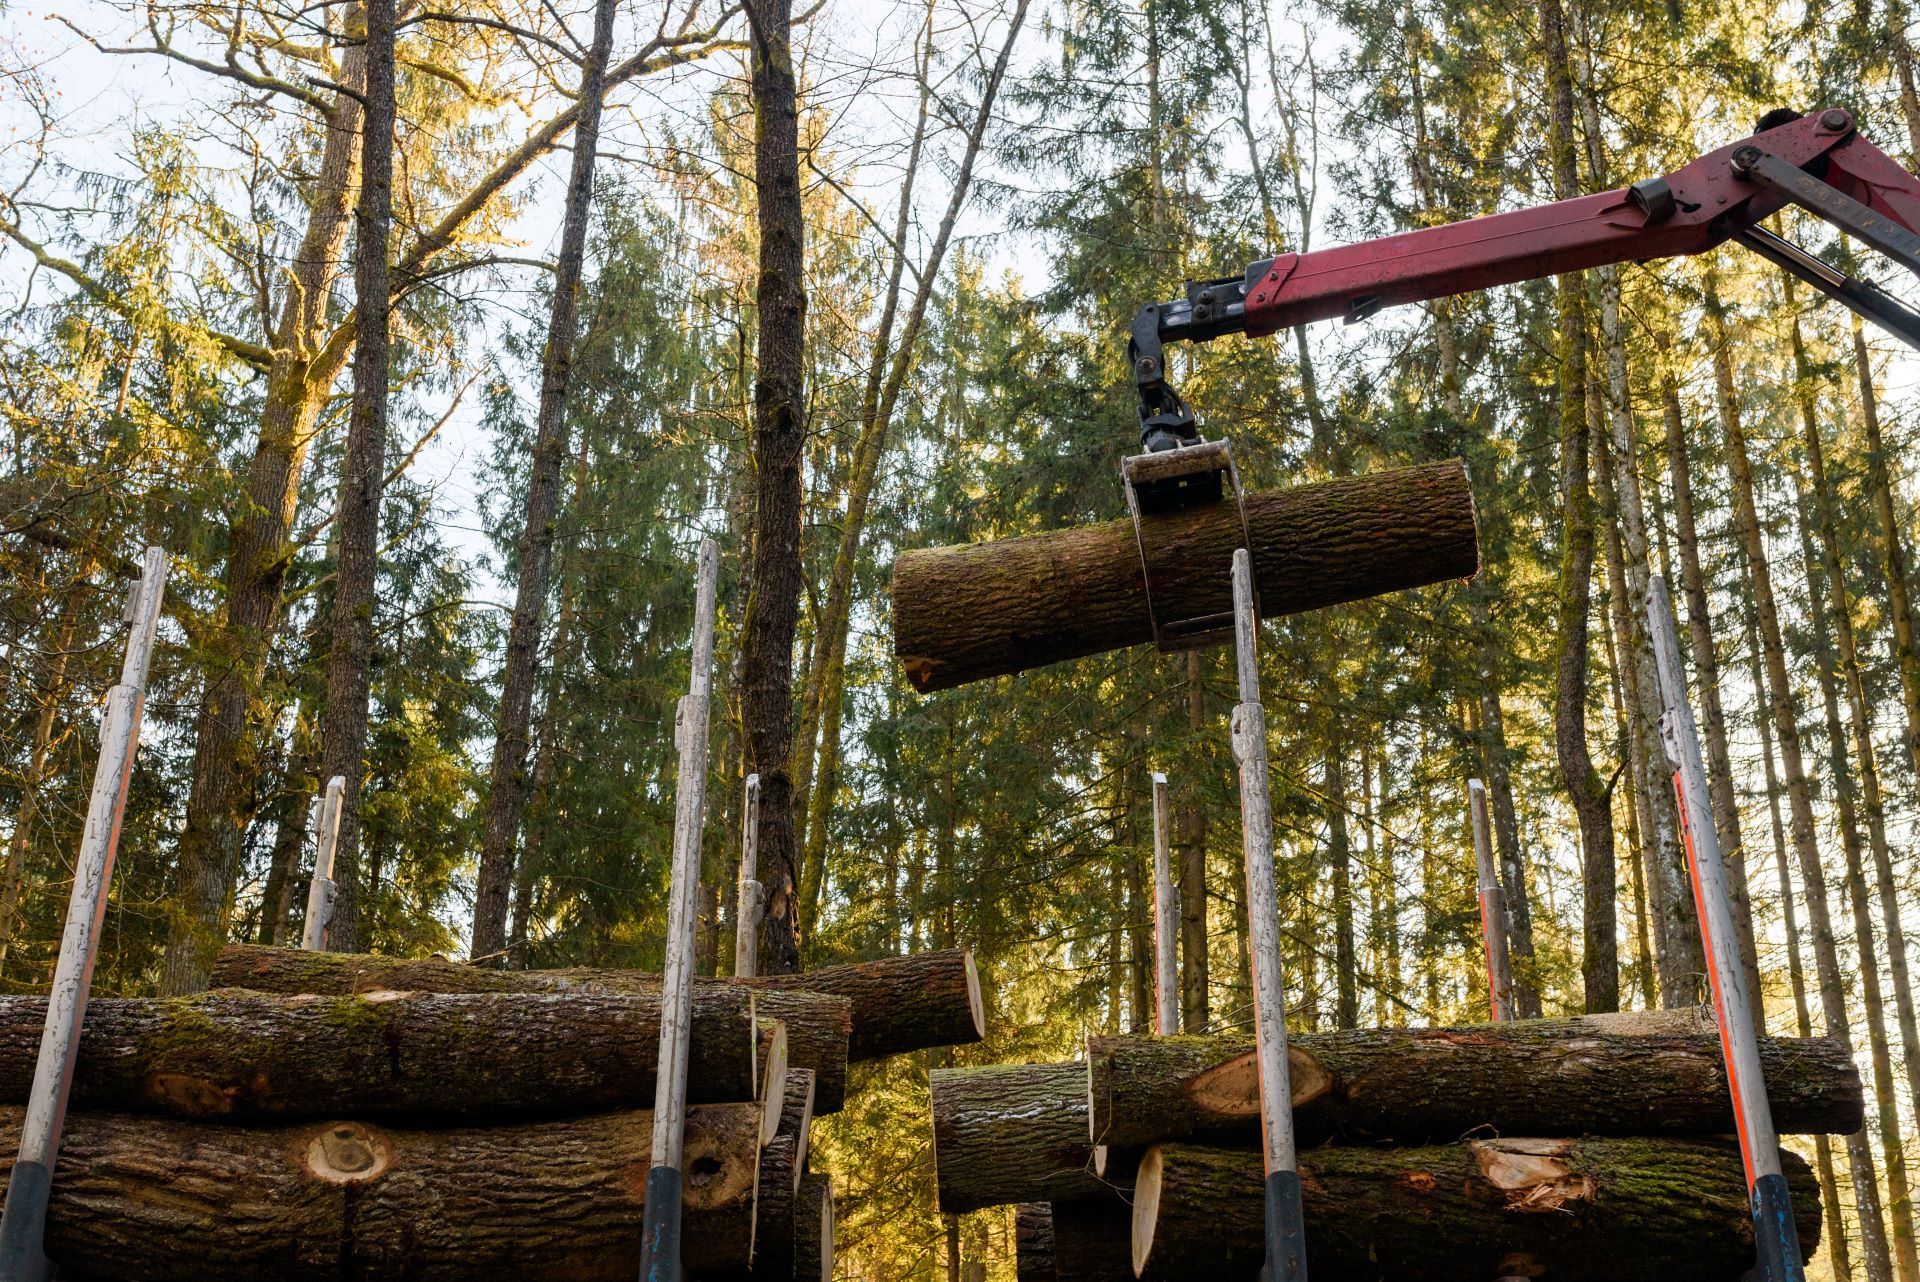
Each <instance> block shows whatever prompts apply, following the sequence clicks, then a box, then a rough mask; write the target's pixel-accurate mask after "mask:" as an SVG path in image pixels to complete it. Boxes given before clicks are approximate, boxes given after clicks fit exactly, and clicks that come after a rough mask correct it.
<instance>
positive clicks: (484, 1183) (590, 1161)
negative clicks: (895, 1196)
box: [0, 1104, 760, 1282]
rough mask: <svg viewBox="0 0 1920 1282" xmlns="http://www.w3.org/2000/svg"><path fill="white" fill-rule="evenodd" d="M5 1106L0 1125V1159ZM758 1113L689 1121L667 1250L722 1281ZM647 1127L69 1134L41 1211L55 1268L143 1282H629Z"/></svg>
mask: <svg viewBox="0 0 1920 1282" xmlns="http://www.w3.org/2000/svg"><path fill="white" fill-rule="evenodd" d="M22 1111H23V1110H20V1109H6V1110H0V1149H4V1150H5V1151H6V1152H7V1153H8V1154H9V1155H10V1154H12V1153H13V1152H14V1151H15V1149H16V1147H17V1146H18V1144H19V1139H20V1116H21V1113H22ZM759 1122H760V1113H759V1109H757V1108H756V1107H754V1106H753V1105H751V1104H720V1105H710V1106H707V1107H704V1108H696V1109H692V1110H690V1111H689V1112H688V1114H687V1150H686V1151H687V1163H688V1166H687V1169H688V1172H689V1175H688V1179H687V1182H686V1218H685V1221H684V1225H685V1228H684V1232H685V1245H684V1248H683V1249H684V1252H685V1258H686V1261H687V1265H688V1267H689V1268H690V1269H693V1270H699V1271H711V1270H725V1269H729V1268H738V1267H741V1266H743V1265H744V1264H745V1263H746V1256H747V1251H748V1247H749V1244H750V1242H751V1241H752V1234H753V1207H754V1173H755V1166H756V1162H757V1158H758V1151H759V1149H758V1143H757V1139H758V1132H759ZM651 1139H652V1115H651V1114H650V1113H645V1112H626V1113H603V1114H599V1115H596V1116H593V1117H586V1118H580V1119H577V1120H572V1121H564V1122H546V1123H541V1124H537V1125H525V1126H499V1127H488V1128H485V1129H478V1128H476V1129H465V1130H451V1131H396V1130H386V1129H384V1128H381V1127H377V1126H373V1125H371V1124H369V1123H366V1122H347V1121H331V1122H313V1123H308V1124H306V1125H302V1126H290V1127H270V1128H250V1127H237V1126H209V1125H207V1124H205V1123H189V1122H175V1121H164V1120H159V1119H155V1118H151V1117H135V1116H127V1115H123V1114H116V1113H75V1114H73V1115H72V1116H70V1117H69V1118H68V1119H67V1127H66V1133H65V1141H64V1143H63V1145H62V1147H61V1151H60V1164H59V1167H58V1169H57V1170H56V1172H55V1174H54V1180H53V1202H52V1205H51V1206H50V1207H49V1209H48V1213H47V1250H48V1253H49V1254H50V1255H52V1256H53V1258H54V1260H55V1261H56V1262H57V1263H58V1264H60V1265H61V1266H63V1267H64V1268H67V1269H71V1270H73V1271H76V1272H79V1273H83V1274H87V1275H92V1276H100V1277H120V1278H140V1279H143V1282H172V1280H173V1279H181V1280H182V1282H189V1280H190V1282H225V1280H227V1279H231V1280H232V1282H258V1279H263V1278H272V1279H274V1280H275V1282H306V1280H308V1279H311V1280H312V1282H341V1280H342V1279H351V1280H353V1282H374V1280H375V1279H394V1280H395V1282H399V1280H400V1279H405V1280H406V1282H465V1280H467V1279H474V1280H476V1282H478V1280H479V1279H497V1278H500V1277H503V1276H504V1277H511V1278H513V1279H515V1282H542V1280H543V1279H552V1280H553V1282H598V1280H600V1279H605V1280H606V1282H614V1280H615V1279H618V1280H619V1282H629V1280H630V1279H632V1278H633V1277H635V1276H637V1275H638V1271H639V1267H640V1216H641V1210H642V1200H643V1192H644V1187H645V1182H646V1172H647V1168H648V1165H649V1156H648V1149H649V1146H650V1144H651Z"/></svg>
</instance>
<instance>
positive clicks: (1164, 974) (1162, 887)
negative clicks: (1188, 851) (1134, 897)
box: [1153, 770, 1180, 1037]
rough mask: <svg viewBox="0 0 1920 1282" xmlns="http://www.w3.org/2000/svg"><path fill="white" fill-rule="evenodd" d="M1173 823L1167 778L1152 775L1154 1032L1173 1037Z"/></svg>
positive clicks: (1176, 1024)
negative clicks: (1171, 851) (1169, 805)
mask: <svg viewBox="0 0 1920 1282" xmlns="http://www.w3.org/2000/svg"><path fill="white" fill-rule="evenodd" d="M1170 826H1171V820H1170V819H1169V818H1168V816H1167V776H1166V775H1165V774H1164V773H1163V772H1161V771H1158V770H1156V771H1154V772H1153V984H1154V1008H1155V1009H1154V1014H1155V1016H1156V1019H1157V1022H1156V1024H1155V1027H1154V1031H1155V1032H1157V1033H1159V1034H1160V1036H1162V1037H1171V1036H1173V1035H1174V1034H1175V1033H1177V1032H1179V1031H1180V977H1179V964H1178V963H1177V962H1176V961H1175V960H1174V944H1175V942H1176V935H1175V932H1176V930H1177V925H1176V923H1177V921H1178V919H1179V916H1180V899H1179V894H1178V892H1176V891H1175V890H1174V888H1173V866H1172V862H1173V861H1172V860H1171V858H1169V856H1168V850H1167V848H1168V846H1169V845H1170V844H1171V843H1170V841H1169V837H1170V833H1169V828H1170Z"/></svg>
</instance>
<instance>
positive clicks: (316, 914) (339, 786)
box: [300, 775, 347, 953]
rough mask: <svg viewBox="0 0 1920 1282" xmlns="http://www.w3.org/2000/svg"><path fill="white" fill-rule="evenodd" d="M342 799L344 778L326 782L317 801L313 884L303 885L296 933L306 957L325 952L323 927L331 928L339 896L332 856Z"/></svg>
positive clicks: (338, 833) (338, 840)
mask: <svg viewBox="0 0 1920 1282" xmlns="http://www.w3.org/2000/svg"><path fill="white" fill-rule="evenodd" d="M346 799H347V777H346V776H345V775H335V776H334V777H333V778H331V779H329V780H327V795H326V796H325V797H324V798H322V799H321V801H320V835H319V836H318V838H316V839H315V841H314V843H313V880H312V881H311V882H309V883H307V921H306V925H305V926H304V927H302V928H301V931H300V947H302V948H304V949H306V950H307V951H308V952H310V953H317V952H323V951H325V949H326V946H327V927H328V926H330V925H332V924H333V900H334V897H335V896H336V895H337V894H339V888H338V887H337V886H335V885H334V884H333V852H334V850H335V848H337V847H338V846H339V844H340V807H341V806H342V805H344V804H345V802H346Z"/></svg>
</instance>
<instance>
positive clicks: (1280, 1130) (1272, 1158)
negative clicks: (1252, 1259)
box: [1232, 548, 1307, 1282]
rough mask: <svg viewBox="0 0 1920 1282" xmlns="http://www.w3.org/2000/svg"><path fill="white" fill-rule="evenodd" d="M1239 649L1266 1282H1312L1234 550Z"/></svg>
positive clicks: (1265, 797) (1254, 640)
mask: <svg viewBox="0 0 1920 1282" xmlns="http://www.w3.org/2000/svg"><path fill="white" fill-rule="evenodd" d="M1233 615H1234V629H1233V632H1234V649H1235V654H1236V658H1237V660H1238V669H1239V678H1240V702H1239V703H1237V704H1235V705H1234V709H1233V722H1232V725H1233V755H1234V759H1235V760H1237V761H1238V762H1239V763H1240V826H1241V830H1242V834H1243V846H1244V850H1245V854H1246V863H1247V869H1246V873H1247V918H1248V927H1249V929H1248V931H1247V944H1248V948H1247V951H1248V953H1249V955H1250V957H1251V960H1252V965H1253V1024H1254V1033H1255V1037H1256V1039H1257V1046H1258V1060H1259V1065H1260V1137H1261V1155H1262V1157H1263V1158H1264V1159H1265V1162H1266V1171H1267V1214H1266V1221H1267V1263H1266V1272H1265V1282H1307V1243H1306V1232H1305V1229H1304V1226H1303V1224H1302V1218H1301V1213H1300V1172H1299V1169H1298V1166H1297V1162H1296V1155H1295V1151H1294V1140H1293V1084H1292V1081H1291V1078H1290V1076H1289V1074H1288V1070H1287V993H1286V984H1285V982H1284V979H1283V977H1282V974H1281V970H1280V902H1279V894H1278V891H1277V890H1276V888H1275V886H1274V878H1273V798H1272V795H1271V793H1270V792H1269V788H1268V778H1267V714H1266V710H1265V709H1264V708H1263V707H1261V705H1260V649H1259V646H1260V634H1259V626H1260V620H1259V616H1258V614H1257V613H1256V612H1255V607H1254V600H1253V558H1252V557H1251V556H1250V555H1249V554H1248V552H1247V549H1245V548H1239V549H1236V550H1235V552H1234V554H1233Z"/></svg>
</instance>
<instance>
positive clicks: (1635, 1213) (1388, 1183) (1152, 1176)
mask: <svg viewBox="0 0 1920 1282" xmlns="http://www.w3.org/2000/svg"><path fill="white" fill-rule="evenodd" d="M1781 1160H1782V1163H1783V1165H1784V1166H1785V1169H1786V1173H1787V1182H1788V1184H1789V1186H1790V1188H1791V1190H1792V1194H1793V1203H1794V1207H1793V1213H1794V1221H1795V1224H1796V1225H1797V1227H1798V1228H1799V1230H1800V1241H1801V1251H1802V1253H1803V1255H1804V1254H1807V1253H1810V1252H1811V1251H1812V1250H1813V1248H1814V1247H1815V1246H1816V1245H1817V1244H1818V1242H1819V1237H1820V1203H1819V1195H1818V1192H1817V1190H1816V1188H1815V1186H1814V1181H1813V1177H1812V1175H1811V1174H1810V1173H1809V1171H1808V1170H1807V1166H1806V1163H1805V1162H1804V1161H1802V1160H1801V1159H1800V1157H1799V1156H1798V1155H1796V1154H1793V1153H1788V1152H1783V1153H1782V1154H1781ZM1300 1178H1301V1183H1302V1188H1303V1192H1304V1195H1305V1209H1306V1236H1307V1257H1308V1259H1309V1260H1311V1261H1312V1267H1313V1277H1314V1282H1377V1279H1380V1278H1392V1279H1394V1282H1488V1279H1491V1278H1500V1277H1526V1278H1536V1277H1537V1278H1550V1279H1553V1282H1616V1280H1617V1279H1618V1278H1620V1277H1621V1276H1622V1274H1623V1271H1624V1272H1628V1273H1632V1274H1633V1275H1635V1276H1639V1277H1663V1278H1683V1277H1684V1278H1698V1279H1702V1280H1704V1282H1735V1279H1737V1278H1739V1277H1740V1276H1741V1275H1742V1274H1743V1273H1745V1272H1746V1270H1748V1269H1750V1268H1752V1267H1753V1224H1752V1219H1751V1215H1750V1212H1749V1210H1748V1207H1747V1200H1746V1197H1745V1189H1746V1184H1745V1180H1744V1178H1743V1174H1742V1170H1741V1165H1740V1151H1739V1149H1738V1148H1737V1147H1735V1146H1734V1145H1733V1144H1731V1143H1722V1142H1716V1141H1706V1140H1652V1139H1638V1138H1635V1139H1585V1140H1563V1139H1548V1140H1537V1139H1503V1140H1473V1141H1469V1142H1467V1143H1464V1144H1450V1145H1444V1146H1440V1147H1434V1148H1412V1149H1364V1148H1347V1149H1331V1148H1330V1149H1316V1150H1313V1151H1310V1152H1308V1153H1305V1154H1303V1155H1302V1156H1301V1160H1300ZM1262 1209H1263V1179H1262V1172H1261V1167H1260V1155H1259V1154H1258V1153H1253V1152H1241V1151H1236V1150H1231V1149H1208V1148H1197V1147H1194V1146H1191V1145H1182V1144H1169V1145H1163V1146H1160V1147H1157V1148H1153V1149H1149V1150H1148V1152H1147V1154H1146V1156H1145V1158H1143V1159H1142V1161H1141V1164H1140V1173H1139V1176H1138V1178H1137V1180H1136V1182H1135V1185H1134V1198H1133V1266H1134V1269H1135V1271H1136V1272H1137V1274H1138V1276H1139V1277H1140V1279H1141V1280H1142V1282H1212V1279H1215V1278H1221V1277H1235V1276H1238V1277H1252V1276H1253V1274H1254V1273H1255V1271H1256V1270H1257V1269H1258V1268H1259V1267H1260V1262H1261V1256H1262V1252H1263V1249H1264V1242H1263V1237H1262ZM1623 1261H1631V1262H1632V1263H1631V1266H1630V1267H1628V1266H1626V1265H1623Z"/></svg>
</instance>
